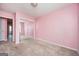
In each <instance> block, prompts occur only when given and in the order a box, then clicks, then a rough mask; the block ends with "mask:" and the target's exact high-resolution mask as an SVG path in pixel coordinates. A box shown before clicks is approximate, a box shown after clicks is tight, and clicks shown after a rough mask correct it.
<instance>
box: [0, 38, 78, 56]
mask: <svg viewBox="0 0 79 59" xmlns="http://www.w3.org/2000/svg"><path fill="white" fill-rule="evenodd" d="M0 53H8V55H9V56H77V55H78V53H77V52H75V51H73V50H70V49H66V48H63V47H59V46H55V45H51V44H47V43H45V42H42V41H38V40H32V39H26V40H23V42H22V43H20V44H18V45H15V44H13V43H1V44H0Z"/></svg>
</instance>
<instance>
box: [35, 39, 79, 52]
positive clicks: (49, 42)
mask: <svg viewBox="0 0 79 59" xmlns="http://www.w3.org/2000/svg"><path fill="white" fill-rule="evenodd" d="M36 40H40V41H43V42H46V43H48V44H52V45H57V46H60V47H64V48H67V49H71V50H74V51H76V52H78V50H77V49H75V48H71V47H68V46H64V45H61V44H58V43H52V42H51V41H48V40H44V39H41V38H36Z"/></svg>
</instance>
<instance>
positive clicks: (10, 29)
mask: <svg viewBox="0 0 79 59" xmlns="http://www.w3.org/2000/svg"><path fill="white" fill-rule="evenodd" d="M7 41H9V42H12V41H13V21H12V19H8V20H7Z"/></svg>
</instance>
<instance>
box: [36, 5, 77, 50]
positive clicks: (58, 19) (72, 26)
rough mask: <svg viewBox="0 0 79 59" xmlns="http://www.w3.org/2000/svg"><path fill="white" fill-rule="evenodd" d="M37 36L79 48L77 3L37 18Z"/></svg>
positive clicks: (72, 47)
mask: <svg viewBox="0 0 79 59" xmlns="http://www.w3.org/2000/svg"><path fill="white" fill-rule="evenodd" d="M36 38H41V39H42V40H46V41H48V42H50V43H55V44H58V45H62V46H65V47H69V48H71V49H75V50H77V49H78V44H77V43H78V42H77V4H71V5H69V6H66V7H64V8H61V9H59V10H56V11H55V12H51V13H49V14H47V15H45V16H42V17H39V18H37V20H36Z"/></svg>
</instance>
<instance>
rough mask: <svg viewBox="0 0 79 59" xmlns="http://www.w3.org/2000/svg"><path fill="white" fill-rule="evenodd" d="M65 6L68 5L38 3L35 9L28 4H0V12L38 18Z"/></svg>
mask: <svg viewBox="0 0 79 59" xmlns="http://www.w3.org/2000/svg"><path fill="white" fill-rule="evenodd" d="M66 5H68V3H38V5H37V7H33V6H31V4H30V3H0V10H4V11H8V12H11V13H15V12H17V11H21V12H23V13H26V14H27V15H29V16H33V17H38V16H42V15H44V14H47V13H49V12H51V11H54V10H57V9H59V8H61V7H63V6H66Z"/></svg>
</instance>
